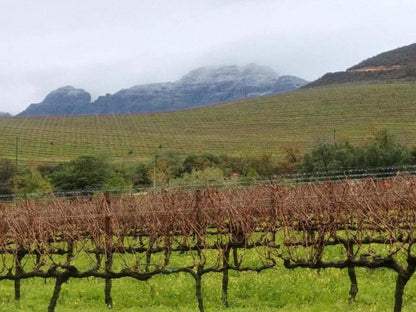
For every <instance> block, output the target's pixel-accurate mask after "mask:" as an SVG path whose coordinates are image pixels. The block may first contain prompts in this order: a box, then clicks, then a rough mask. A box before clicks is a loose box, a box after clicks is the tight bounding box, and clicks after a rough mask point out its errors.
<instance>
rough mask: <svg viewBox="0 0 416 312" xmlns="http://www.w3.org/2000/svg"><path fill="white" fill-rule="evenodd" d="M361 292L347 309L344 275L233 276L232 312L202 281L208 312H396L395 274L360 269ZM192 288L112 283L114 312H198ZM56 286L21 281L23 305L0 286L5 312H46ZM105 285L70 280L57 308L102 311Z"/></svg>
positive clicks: (165, 282) (413, 294) (215, 287)
mask: <svg viewBox="0 0 416 312" xmlns="http://www.w3.org/2000/svg"><path fill="white" fill-rule="evenodd" d="M357 276H358V283H359V288H360V291H359V293H358V296H357V302H355V303H353V304H352V305H351V306H349V304H348V291H349V280H348V276H347V272H346V270H336V269H329V270H324V271H321V272H320V273H319V274H318V272H317V271H316V270H308V269H297V270H287V269H283V268H281V267H280V268H278V269H273V270H268V271H264V272H262V273H260V274H256V273H236V272H232V273H230V286H229V303H230V307H229V308H224V307H223V306H222V303H221V300H220V297H221V293H220V292H221V274H208V275H205V276H204V277H203V295H204V300H205V307H206V310H207V311H233V312H234V311H235V312H237V311H282V312H283V311H287V312H294V311H311V312H312V311H313V312H318V311H322V312H324V311H328V312H329V311H346V312H347V311H348V312H358V311H359V312H367V311H392V309H393V294H394V284H395V277H396V275H395V273H393V272H392V271H391V270H385V269H378V270H375V271H370V270H365V269H357ZM193 286H194V282H193V279H192V278H191V277H190V276H189V275H184V274H179V275H176V274H175V275H171V276H156V277H154V278H153V279H151V280H150V281H148V282H147V283H146V282H140V281H136V280H133V279H129V278H125V279H120V280H114V281H113V292H112V296H113V300H114V309H113V311H123V312H127V311H146V312H147V311H160V312H167V311H196V310H197V303H196V299H195V296H194V288H193ZM415 286H416V282H415V280H410V282H409V284H408V285H407V287H406V290H405V297H404V311H414V310H415V308H416V303H415V302H416V300H415V299H416V287H415ZM52 290H53V280H47V281H46V282H45V281H44V280H42V279H31V280H25V281H22V299H21V300H20V302H16V301H15V300H14V299H13V282H10V281H2V282H0V293H1V296H0V310H1V311H45V310H46V308H47V306H48V302H49V298H50V296H51V294H52ZM104 310H107V309H106V307H105V304H104V281H102V280H98V279H89V280H85V279H83V280H69V282H68V283H66V284H64V286H63V288H62V292H61V296H60V298H59V301H58V305H57V308H56V311H57V312H60V311H62V312H64V311H97V312H98V311H104Z"/></svg>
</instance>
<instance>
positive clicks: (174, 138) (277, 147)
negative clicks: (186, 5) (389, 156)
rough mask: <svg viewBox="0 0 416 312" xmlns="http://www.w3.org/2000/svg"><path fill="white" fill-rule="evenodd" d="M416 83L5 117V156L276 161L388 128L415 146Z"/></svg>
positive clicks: (0, 150)
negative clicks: (289, 149)
mask: <svg viewBox="0 0 416 312" xmlns="http://www.w3.org/2000/svg"><path fill="white" fill-rule="evenodd" d="M415 104H416V84H412V83H408V84H404V83H400V84H399V83H397V84H369V85H357V86H337V87H327V88H318V89H307V90H298V91H295V92H291V93H287V94H281V95H277V96H273V97H264V98H258V99H252V100H244V101H239V102H234V103H226V104H221V105H216V106H212V107H205V108H199V109H193V110H187V111H180V112H172V113H157V114H145V115H116V116H80V117H31V118H1V119H0V131H1V134H2V135H1V136H0V157H9V158H14V157H15V142H16V137H18V138H19V159H21V160H27V161H31V160H32V161H61V160H68V159H71V158H74V157H76V156H79V155H84V154H96V153H100V152H105V153H106V154H108V155H111V156H112V157H114V158H115V159H119V160H137V159H142V158H149V157H151V156H152V155H154V154H155V153H160V152H161V151H177V152H179V153H184V154H186V153H191V152H210V153H214V154H220V153H227V154H233V155H258V154H260V153H264V152H267V153H271V154H274V155H279V154H281V152H282V147H283V146H285V145H287V144H294V145H297V146H298V147H299V148H300V149H302V150H307V149H308V148H310V147H311V146H313V145H315V144H316V143H317V142H319V141H331V142H332V141H333V139H334V130H335V139H336V140H340V139H345V138H348V139H350V140H351V141H352V142H353V143H356V144H359V143H360V142H362V141H363V140H365V139H366V137H368V135H369V134H370V133H371V132H372V131H374V130H375V129H380V128H387V129H389V130H390V131H391V132H392V133H393V134H394V135H395V136H396V138H397V139H398V140H399V141H400V142H402V143H406V144H415V143H416V123H415V122H414V121H415V120H416V107H415Z"/></svg>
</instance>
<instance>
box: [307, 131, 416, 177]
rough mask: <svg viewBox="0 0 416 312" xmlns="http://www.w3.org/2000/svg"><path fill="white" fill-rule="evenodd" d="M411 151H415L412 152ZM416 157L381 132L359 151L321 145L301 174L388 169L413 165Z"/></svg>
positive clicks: (347, 146)
mask: <svg viewBox="0 0 416 312" xmlns="http://www.w3.org/2000/svg"><path fill="white" fill-rule="evenodd" d="M414 151H416V150H415V149H414ZM413 155H414V156H416V152H415V154H412V151H410V150H409V149H408V148H407V147H406V146H404V145H402V144H399V143H396V142H395V141H394V139H393V137H392V136H391V134H390V133H389V132H388V131H387V130H385V129H383V130H380V131H376V132H375V134H374V135H373V136H372V137H371V138H370V140H369V141H368V142H367V143H366V144H365V145H364V146H362V147H356V146H353V145H351V144H350V143H349V142H336V143H320V144H318V145H317V146H316V147H314V148H313V149H312V151H311V152H309V153H307V154H306V155H305V156H304V158H303V162H302V171H303V172H314V171H315V172H316V171H331V170H345V169H357V168H360V169H361V168H363V169H367V168H377V167H380V168H381V167H391V166H400V165H406V164H413V163H416V162H415V160H416V157H415V158H412V157H413Z"/></svg>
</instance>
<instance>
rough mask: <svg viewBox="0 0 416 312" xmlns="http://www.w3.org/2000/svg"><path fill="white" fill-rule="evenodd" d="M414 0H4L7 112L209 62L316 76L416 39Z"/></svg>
mask: <svg viewBox="0 0 416 312" xmlns="http://www.w3.org/2000/svg"><path fill="white" fill-rule="evenodd" d="M415 16H416V1H415V0H344V1H338V0H274V1H271V0H227V1H224V0H174V1H172V0H122V1H121V0H62V1H57V0H36V1H33V0H0V112H9V113H11V114H17V113H19V112H21V111H23V110H24V109H25V108H26V107H27V106H28V105H29V104H31V103H39V102H41V101H42V100H43V98H44V97H45V96H46V95H47V94H48V93H49V92H50V91H52V90H54V89H56V88H59V87H62V86H66V85H71V86H74V87H76V88H82V89H84V90H86V91H87V92H90V93H91V95H92V97H93V99H95V98H97V97H98V96H99V95H104V94H106V93H115V92H117V91H118V90H120V89H123V88H129V87H131V86H134V85H138V84H144V83H152V82H164V81H175V80H177V79H180V78H181V77H182V76H183V75H185V74H186V73H187V72H188V71H190V70H192V69H195V68H197V67H201V66H221V65H245V64H248V63H256V64H258V65H264V66H270V67H271V68H273V69H274V70H276V71H277V72H278V73H279V74H280V75H295V76H298V77H301V78H304V79H306V80H314V79H317V78H319V77H320V76H322V75H324V74H325V73H326V72H335V71H342V70H345V69H346V68H348V67H351V66H352V65H354V64H356V63H358V62H360V61H362V60H363V59H366V58H368V57H370V56H374V55H376V54H378V53H381V52H383V51H387V50H390V49H394V48H397V47H400V46H405V45H408V44H411V43H414V42H416V38H415V34H416V22H415Z"/></svg>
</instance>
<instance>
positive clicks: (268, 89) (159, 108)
mask: <svg viewBox="0 0 416 312" xmlns="http://www.w3.org/2000/svg"><path fill="white" fill-rule="evenodd" d="M306 83H307V82H306V81H305V80H303V79H301V78H298V77H295V76H279V75H278V74H277V73H276V72H275V71H274V70H273V69H271V68H268V67H265V66H259V65H256V64H248V65H246V66H242V67H240V66H236V65H231V66H221V67H200V68H197V69H194V70H192V71H190V72H188V73H187V74H186V75H184V76H183V77H182V78H181V79H179V80H177V81H174V82H162V83H151V84H143V85H135V86H133V87H131V88H127V89H121V90H119V91H118V92H116V93H114V94H106V95H103V96H99V97H98V98H97V99H96V100H95V101H93V102H91V95H90V94H89V93H88V92H86V91H85V90H83V89H77V88H74V87H71V86H66V87H62V88H58V89H56V90H54V91H52V92H51V93H49V94H48V95H47V96H46V97H45V99H44V100H43V101H42V102H40V103H35V104H31V105H30V106H29V107H28V108H27V109H26V110H24V111H23V112H21V113H20V114H18V116H40V115H88V114H101V115H107V114H128V113H150V112H163V111H174V110H179V109H188V108H195V107H201V106H206V105H210V104H216V103H221V102H227V101H232V100H239V99H244V98H253V97H258V96H264V95H271V94H278V93H282V92H288V91H292V90H294V89H297V88H299V87H301V86H303V85H305V84H306Z"/></svg>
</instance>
